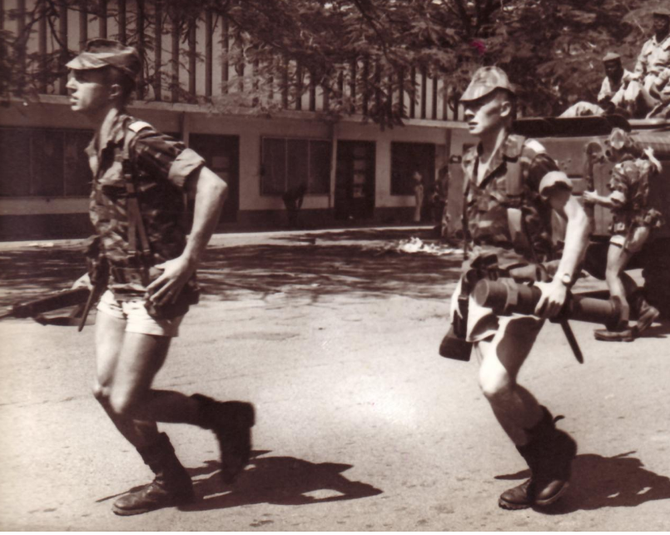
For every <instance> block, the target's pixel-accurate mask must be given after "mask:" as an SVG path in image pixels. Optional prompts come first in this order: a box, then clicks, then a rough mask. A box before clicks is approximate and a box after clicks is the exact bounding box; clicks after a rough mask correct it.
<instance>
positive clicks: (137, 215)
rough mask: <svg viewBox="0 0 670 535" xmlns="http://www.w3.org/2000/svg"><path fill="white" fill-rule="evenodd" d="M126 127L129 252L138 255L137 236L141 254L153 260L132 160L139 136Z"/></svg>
mask: <svg viewBox="0 0 670 535" xmlns="http://www.w3.org/2000/svg"><path fill="white" fill-rule="evenodd" d="M128 126H129V125H128V124H126V125H125V128H124V129H125V134H124V142H123V153H122V158H123V159H122V162H121V165H122V170H123V178H124V182H125V186H126V193H127V211H128V251H129V253H130V254H131V255H135V254H137V252H138V250H137V236H138V235H139V238H140V247H141V249H140V253H141V255H142V256H143V257H144V258H147V259H148V258H151V246H150V244H149V238H148V237H147V232H146V227H145V225H144V221H143V219H142V212H141V210H140V204H139V200H138V198H137V186H136V184H135V176H134V174H133V165H132V160H131V158H130V144H131V143H132V142H133V141H134V140H135V138H136V136H137V134H136V133H135V132H133V131H132V130H131V129H130V128H129V127H128Z"/></svg>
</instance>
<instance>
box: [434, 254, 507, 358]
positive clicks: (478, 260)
mask: <svg viewBox="0 0 670 535" xmlns="http://www.w3.org/2000/svg"><path fill="white" fill-rule="evenodd" d="M497 277H498V256H497V255H496V254H484V255H479V256H477V257H475V258H474V259H472V261H470V262H469V263H468V264H467V265H466V267H465V273H464V274H463V276H462V277H461V293H460V294H459V295H458V297H457V299H458V314H454V317H453V319H452V324H451V326H450V328H449V331H447V334H446V335H445V336H444V338H442V342H441V343H440V349H439V353H440V356H442V357H445V358H449V359H454V360H462V361H466V362H467V361H469V360H470V355H471V354H472V342H468V341H467V340H466V337H467V331H468V303H469V300H470V293H471V292H472V290H473V288H474V287H475V284H477V282H479V281H480V280H482V279H485V278H486V279H492V280H495V279H497Z"/></svg>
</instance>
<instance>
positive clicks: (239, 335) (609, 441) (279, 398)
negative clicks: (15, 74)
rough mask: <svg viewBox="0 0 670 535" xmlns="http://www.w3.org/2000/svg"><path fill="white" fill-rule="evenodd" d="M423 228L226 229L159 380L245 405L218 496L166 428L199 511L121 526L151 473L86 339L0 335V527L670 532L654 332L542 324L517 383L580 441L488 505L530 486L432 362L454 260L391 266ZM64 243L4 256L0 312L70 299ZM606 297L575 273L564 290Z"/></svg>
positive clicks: (206, 468)
mask: <svg viewBox="0 0 670 535" xmlns="http://www.w3.org/2000/svg"><path fill="white" fill-rule="evenodd" d="M413 236H415V237H419V238H421V239H423V240H424V241H425V240H426V239H427V238H429V237H430V235H429V230H428V229H426V228H378V229H375V228H372V229H349V230H343V231H337V230H328V231H321V232H291V233H289V232H277V233H249V234H235V235H233V234H221V235H216V236H215V237H214V239H213V240H212V243H211V245H210V248H209V250H208V253H207V256H206V258H205V259H204V262H203V264H202V269H201V275H200V280H201V284H202V286H203V288H204V290H205V293H204V296H203V298H202V301H201V304H199V305H198V306H196V307H194V308H193V309H192V311H191V312H190V313H189V314H188V316H187V318H186V320H185V322H184V324H183V329H182V334H181V336H180V337H179V338H177V339H176V340H175V341H174V343H173V347H172V349H171V352H170V355H169V357H168V360H167V363H166V364H165V366H164V368H163V369H162V370H161V372H160V373H159V375H158V376H157V378H156V381H155V386H156V387H157V388H161V389H175V390H179V391H181V392H183V393H185V394H192V393H195V392H200V393H203V394H206V395H210V396H213V397H216V398H220V399H241V400H248V401H251V402H253V403H254V405H255V407H256V411H257V424H256V426H255V427H254V452H253V459H252V462H251V463H250V465H249V466H248V468H247V470H246V471H245V472H244V473H243V474H242V475H241V476H240V478H239V479H238V481H237V482H236V483H235V484H234V485H231V486H227V485H225V484H223V483H222V482H221V481H220V479H219V478H218V477H217V471H218V461H217V455H218V454H217V445H216V442H215V440H214V437H213V435H212V434H211V433H209V432H207V431H205V430H202V429H199V428H193V427H190V426H186V425H177V424H166V425H164V426H162V428H163V429H164V430H165V431H166V432H167V433H168V434H169V435H170V437H171V439H172V442H173V444H174V445H175V448H176V451H177V453H178V455H179V457H180V458H181V459H182V462H183V464H184V465H185V466H186V467H187V469H188V471H189V472H190V474H191V476H192V477H193V480H194V483H195V489H196V493H197V495H198V501H197V502H196V503H194V504H193V505H190V506H188V507H184V508H181V509H176V508H169V509H163V510H159V511H155V512H152V513H149V514H145V515H139V516H134V517H118V516H115V515H114V514H112V513H111V511H110V507H111V504H112V502H113V500H114V499H115V497H116V496H119V495H120V494H122V493H124V492H126V491H127V490H129V489H132V488H136V487H138V486H140V485H142V484H144V483H146V482H148V481H150V480H151V477H152V476H151V474H150V472H149V470H148V468H147V467H145V466H144V465H143V464H142V462H141V460H140V458H139V456H138V455H137V454H136V452H134V450H133V449H132V448H131V447H130V446H129V445H128V444H127V443H126V442H125V441H124V440H123V439H122V438H121V436H120V435H118V433H117V432H116V430H115V429H114V428H113V426H112V425H111V423H110V422H109V421H108V420H107V419H106V417H105V415H104V414H103V412H102V410H101V409H100V408H99V406H98V405H97V403H96V402H95V400H94V399H93V398H92V396H91V394H90V385H91V383H92V378H93V375H94V356H93V353H92V351H93V335H94V329H93V328H92V327H87V328H85V329H84V331H83V332H81V333H77V332H76V328H73V327H59V326H42V325H39V324H37V323H35V322H33V321H31V320H19V319H11V318H10V319H6V320H4V321H2V322H1V323H0V337H1V339H2V345H0V430H1V433H0V473H1V474H2V478H0V529H2V530H17V531H26V530H48V531H61V530H62V531H186V530H189V531H245V532H247V531H667V530H668V528H670V520H669V519H670V418H669V417H668V416H669V414H668V410H669V409H668V395H667V393H668V378H669V377H670V372H669V371H668V364H669V361H668V359H669V358H670V356H669V352H668V343H667V337H668V333H670V324H669V323H668V322H667V321H665V322H661V323H657V324H655V325H654V326H653V327H652V328H651V329H650V330H649V332H648V334H647V335H646V336H645V337H643V338H640V339H638V340H636V341H635V342H633V343H605V342H597V341H595V340H594V339H593V334H592V331H593V328H594V326H593V325H591V324H586V323H578V322H572V325H573V329H574V331H575V335H576V337H577V339H578V340H579V342H580V344H581V346H582V350H583V352H584V355H585V360H586V362H585V363H584V364H583V365H580V364H578V363H577V362H576V360H575V359H574V357H573V356H572V354H571V352H570V349H569V347H568V344H567V343H566V341H565V339H564V337H563V334H562V332H561V330H560V328H559V327H558V326H557V325H554V324H548V325H547V326H546V327H545V328H544V329H543V331H542V333H541V334H540V338H539V339H538V342H537V344H536V346H535V348H534V350H533V352H532V353H531V356H530V357H529V360H528V362H527V363H526V365H525V366H524V368H523V370H522V373H521V377H520V381H521V382H522V384H524V385H525V386H527V387H528V388H529V389H530V390H531V391H532V392H534V393H535V395H536V396H537V397H538V398H539V399H540V401H541V402H542V403H544V404H546V405H547V406H549V408H550V409H551V410H552V412H553V413H554V414H555V415H559V414H561V415H565V419H563V420H561V421H560V423H559V426H560V427H561V428H563V429H565V430H566V431H568V432H569V433H571V434H572V435H573V436H574V437H575V438H576V439H577V441H578V443H579V453H578V456H577V458H576V459H575V461H574V463H573V472H574V473H573V478H572V482H571V488H570V491H569V492H568V494H567V495H566V496H565V497H564V498H563V499H562V500H561V501H560V502H558V503H557V504H555V505H553V506H551V507H549V508H547V509H545V510H532V509H530V510H524V511H514V512H510V511H504V510H501V509H499V508H498V506H497V498H498V495H499V494H500V493H501V492H502V491H504V490H505V489H506V488H508V487H510V486H513V485H517V484H518V483H520V482H521V481H522V480H523V479H524V478H525V477H527V475H528V471H527V469H526V467H525V465H524V463H523V461H522V459H521V458H520V457H519V455H518V453H517V452H516V450H515V449H514V447H513V446H512V445H511V443H510V442H509V441H508V439H507V438H506V436H505V435H504V433H503V432H502V431H501V429H500V428H499V427H498V426H497V424H496V423H495V420H494V417H493V415H492V413H491V410H490V408H489V406H488V403H487V402H486V401H485V399H484V398H483V396H482V394H481V393H480V391H479V389H478V386H477V377H476V376H477V371H476V363H475V361H474V360H473V361H471V362H457V361H451V360H448V359H443V358H441V357H439V356H438V353H437V348H438V346H439V343H440V340H441V338H442V336H443V334H444V333H445V332H446V329H447V319H446V318H447V313H448V298H449V296H450V294H451V292H452V291H453V288H454V286H455V283H456V280H457V277H458V267H459V263H460V256H459V254H458V253H457V252H456V251H448V250H446V249H445V250H444V251H442V252H443V253H444V254H436V252H435V251H434V252H433V253H430V252H417V253H403V252H399V251H398V250H397V246H398V245H399V244H400V243H401V242H406V241H407V240H409V239H410V238H411V237H413ZM82 271H83V264H82V257H81V253H80V242H78V241H73V240H68V241H60V242H25V243H4V244H1V245H0V280H1V281H2V286H1V287H0V307H3V306H6V305H8V304H10V303H12V302H15V301H17V300H24V299H27V298H29V297H32V296H37V295H40V293H41V292H44V291H50V290H58V289H64V288H67V287H68V285H69V284H70V283H71V281H72V280H74V279H75V278H76V277H77V276H79V275H80V274H81V272H82ZM598 287H602V284H601V283H599V282H598V281H594V280H589V279H585V280H582V281H580V282H579V283H578V287H577V288H576V289H577V290H579V289H580V288H586V289H593V288H598Z"/></svg>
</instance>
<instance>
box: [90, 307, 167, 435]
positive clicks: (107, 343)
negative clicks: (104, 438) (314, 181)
mask: <svg viewBox="0 0 670 535" xmlns="http://www.w3.org/2000/svg"><path fill="white" fill-rule="evenodd" d="M125 328H126V322H125V321H124V320H121V319H118V318H115V317H114V316H111V315H109V314H106V313H104V312H102V311H99V312H98V314H97V317H96V326H95V329H96V332H95V345H96V380H95V383H94V386H93V394H94V396H95V398H96V399H97V400H98V402H99V403H100V405H101V406H102V408H103V409H104V410H105V412H106V413H107V415H108V416H109V417H110V419H111V420H112V422H113V423H114V425H115V426H116V428H117V429H118V430H119V432H120V433H121V434H122V435H123V436H124V437H125V438H126V440H128V441H129V442H130V443H131V444H132V445H133V446H135V447H136V448H143V447H146V446H147V445H149V444H152V443H153V442H155V441H156V439H157V436H158V430H157V427H156V422H155V421H138V420H134V419H132V418H128V417H127V416H125V415H120V414H119V413H118V412H116V411H114V410H113V409H112V407H111V405H110V395H111V392H112V385H113V383H114V376H115V372H116V369H117V367H118V363H119V357H120V355H121V350H122V347H123V341H124V338H125V334H126V333H125Z"/></svg>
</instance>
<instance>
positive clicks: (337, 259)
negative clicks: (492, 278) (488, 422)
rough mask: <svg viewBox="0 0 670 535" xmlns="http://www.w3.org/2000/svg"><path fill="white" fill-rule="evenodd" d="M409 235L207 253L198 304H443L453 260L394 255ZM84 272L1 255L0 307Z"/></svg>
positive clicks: (355, 234)
mask: <svg viewBox="0 0 670 535" xmlns="http://www.w3.org/2000/svg"><path fill="white" fill-rule="evenodd" d="M415 235H417V232H416V231H415V229H407V230H404V229H403V230H397V229H388V230H384V229H381V230H379V229H374V230H365V229H356V230H351V231H345V232H326V233H319V234H316V235H310V234H299V235H292V236H288V237H279V238H277V239H275V240H273V241H272V242H270V243H262V244H249V245H240V246H230V247H210V248H209V249H208V251H207V254H206V257H205V258H204V261H203V262H202V263H201V265H200V268H199V270H198V273H199V274H198V280H199V282H200V285H201V286H202V289H203V298H204V299H214V300H231V299H232V300H234V299H236V298H238V297H240V292H245V297H246V298H248V297H249V296H248V292H249V291H252V292H256V293H258V294H259V297H261V298H265V297H267V296H268V295H270V294H273V293H278V292H282V293H284V294H287V295H289V296H291V297H300V298H308V299H311V300H316V299H318V298H320V297H323V296H329V295H344V294H347V295H351V296H354V297H357V298H358V297H369V296H376V297H380V296H381V297H384V296H385V297H391V296H394V295H402V296H408V297H420V298H439V299H442V298H448V297H449V293H448V291H447V287H446V283H447V282H450V281H453V282H455V281H456V280H457V278H458V274H459V267H460V255H458V254H451V255H445V256H436V255H432V254H426V253H415V254H406V253H400V252H397V251H396V250H395V246H396V245H397V244H398V243H399V242H400V241H401V240H404V239H408V238H410V237H412V236H415ZM314 236H316V238H315V237H314ZM284 240H286V241H284ZM289 240H290V242H289ZM315 241H316V242H318V243H315ZM344 241H346V242H347V243H342V242H344ZM84 272H85V263H84V257H83V254H82V252H81V248H80V247H76V246H69V247H62V248H50V249H25V248H23V249H19V250H8V251H0V284H1V285H2V288H3V291H2V295H0V306H7V305H10V304H12V303H15V302H17V301H20V302H21V301H26V300H29V299H32V298H36V297H40V296H42V295H43V294H45V293H49V292H54V291H58V290H63V289H67V288H69V287H70V285H71V284H72V282H73V281H74V280H76V278H78V277H79V276H80V275H82V274H83V273H84Z"/></svg>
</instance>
